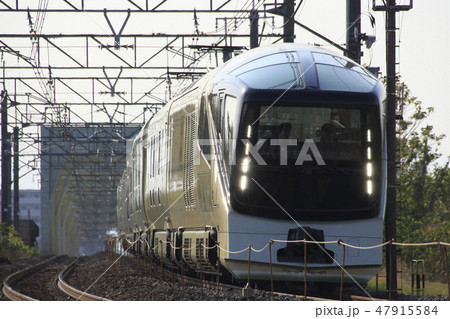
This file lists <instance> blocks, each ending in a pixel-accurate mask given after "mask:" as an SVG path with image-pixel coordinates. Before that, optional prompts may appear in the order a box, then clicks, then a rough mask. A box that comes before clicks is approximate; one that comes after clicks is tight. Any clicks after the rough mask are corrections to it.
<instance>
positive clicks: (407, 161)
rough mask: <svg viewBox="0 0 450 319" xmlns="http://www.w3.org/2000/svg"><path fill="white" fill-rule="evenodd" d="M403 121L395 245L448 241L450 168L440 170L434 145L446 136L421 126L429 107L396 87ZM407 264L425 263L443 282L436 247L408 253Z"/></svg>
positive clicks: (399, 123)
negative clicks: (399, 243)
mask: <svg viewBox="0 0 450 319" xmlns="http://www.w3.org/2000/svg"><path fill="white" fill-rule="evenodd" d="M397 89H398V90H397V92H398V99H399V101H400V109H402V110H403V114H404V118H403V119H401V120H400V121H398V125H397V130H398V140H397V142H398V154H397V156H398V160H399V163H400V166H399V169H398V171H397V178H398V183H397V184H398V188H397V196H398V200H399V205H398V213H397V216H398V221H397V229H398V235H399V240H400V241H402V242H409V243H411V242H413V243H420V242H432V241H442V242H449V241H450V207H449V204H450V203H449V196H450V178H449V175H450V171H449V163H448V161H447V164H446V165H443V166H439V165H438V164H436V160H437V159H438V158H440V157H441V154H439V153H438V150H437V149H438V146H439V145H440V143H441V142H442V141H443V139H444V138H445V135H436V134H435V133H434V132H433V126H431V125H427V124H424V122H425V120H426V119H427V117H428V116H429V115H430V114H432V112H433V111H434V109H433V108H432V107H428V108H424V107H423V106H422V102H421V101H419V100H418V99H417V97H414V96H413V95H412V94H411V92H410V90H409V89H408V87H407V86H406V85H405V84H404V83H400V85H399V87H398V88H397ZM403 257H404V260H405V261H406V262H408V261H411V260H412V259H424V260H425V264H426V267H427V272H428V273H429V275H432V276H433V277H435V278H442V275H443V271H444V268H443V264H444V261H443V259H442V254H441V252H440V249H439V248H438V247H436V246H435V247H422V248H406V249H404V250H403Z"/></svg>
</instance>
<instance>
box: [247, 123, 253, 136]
mask: <svg viewBox="0 0 450 319" xmlns="http://www.w3.org/2000/svg"><path fill="white" fill-rule="evenodd" d="M250 137H252V126H251V125H249V126H247V138H250Z"/></svg>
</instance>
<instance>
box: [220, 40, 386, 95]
mask: <svg viewBox="0 0 450 319" xmlns="http://www.w3.org/2000/svg"><path fill="white" fill-rule="evenodd" d="M214 73H215V76H216V77H217V78H218V79H219V80H220V78H222V77H226V76H233V77H236V78H238V79H239V80H241V81H242V82H243V83H244V84H246V86H248V87H249V88H255V89H320V90H328V91H348V92H371V91H373V90H374V89H375V87H376V86H377V84H379V81H378V79H376V78H375V77H374V76H373V75H372V74H371V73H370V72H369V71H367V70H366V69H365V68H364V67H362V66H360V65H358V64H356V63H355V62H354V61H352V60H350V59H348V58H347V57H344V56H342V55H340V54H337V53H335V52H332V51H329V50H325V49H322V48H319V47H316V46H310V45H299V44H293V43H284V44H277V45H269V46H264V47H259V48H255V49H252V50H250V51H247V52H245V53H243V54H241V55H239V56H237V57H235V58H233V59H231V60H230V61H228V62H227V63H225V64H224V65H223V66H221V67H219V68H218V69H216V70H215V72H214Z"/></svg>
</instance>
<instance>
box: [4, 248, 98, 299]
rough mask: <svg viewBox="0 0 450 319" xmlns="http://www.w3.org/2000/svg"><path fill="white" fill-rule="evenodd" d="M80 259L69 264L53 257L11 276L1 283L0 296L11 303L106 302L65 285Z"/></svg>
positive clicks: (60, 258)
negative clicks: (43, 301)
mask: <svg viewBox="0 0 450 319" xmlns="http://www.w3.org/2000/svg"><path fill="white" fill-rule="evenodd" d="M80 258H81V257H79V258H77V259H76V260H75V261H73V262H71V263H70V261H71V260H72V259H73V258H69V257H67V256H55V257H52V258H50V259H48V260H45V261H43V262H41V263H39V264H37V265H34V266H31V267H28V268H26V269H24V270H20V271H18V272H15V273H13V274H12V275H10V276H8V277H7V278H6V279H5V280H4V282H3V285H2V292H3V295H4V296H5V297H6V298H7V299H9V300H13V301H39V300H45V301H51V300H73V299H75V300H96V301H98V300H107V299H105V298H102V297H99V296H95V295H92V294H86V293H83V292H82V291H80V290H78V289H76V288H75V287H72V286H71V285H69V284H68V283H67V282H66V279H67V278H68V277H69V276H70V274H71V273H72V272H73V269H74V267H76V265H77V263H78V262H79V261H80ZM69 263H70V264H69ZM67 264H69V265H68V266H67ZM61 269H63V270H62V271H61ZM44 274H45V275H44Z"/></svg>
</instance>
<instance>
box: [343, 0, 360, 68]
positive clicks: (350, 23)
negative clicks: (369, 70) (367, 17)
mask: <svg viewBox="0 0 450 319" xmlns="http://www.w3.org/2000/svg"><path fill="white" fill-rule="evenodd" d="M360 34H361V0H347V43H346V48H347V50H348V52H345V56H347V57H348V58H350V59H352V60H353V61H355V62H356V63H358V64H361V38H360Z"/></svg>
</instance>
